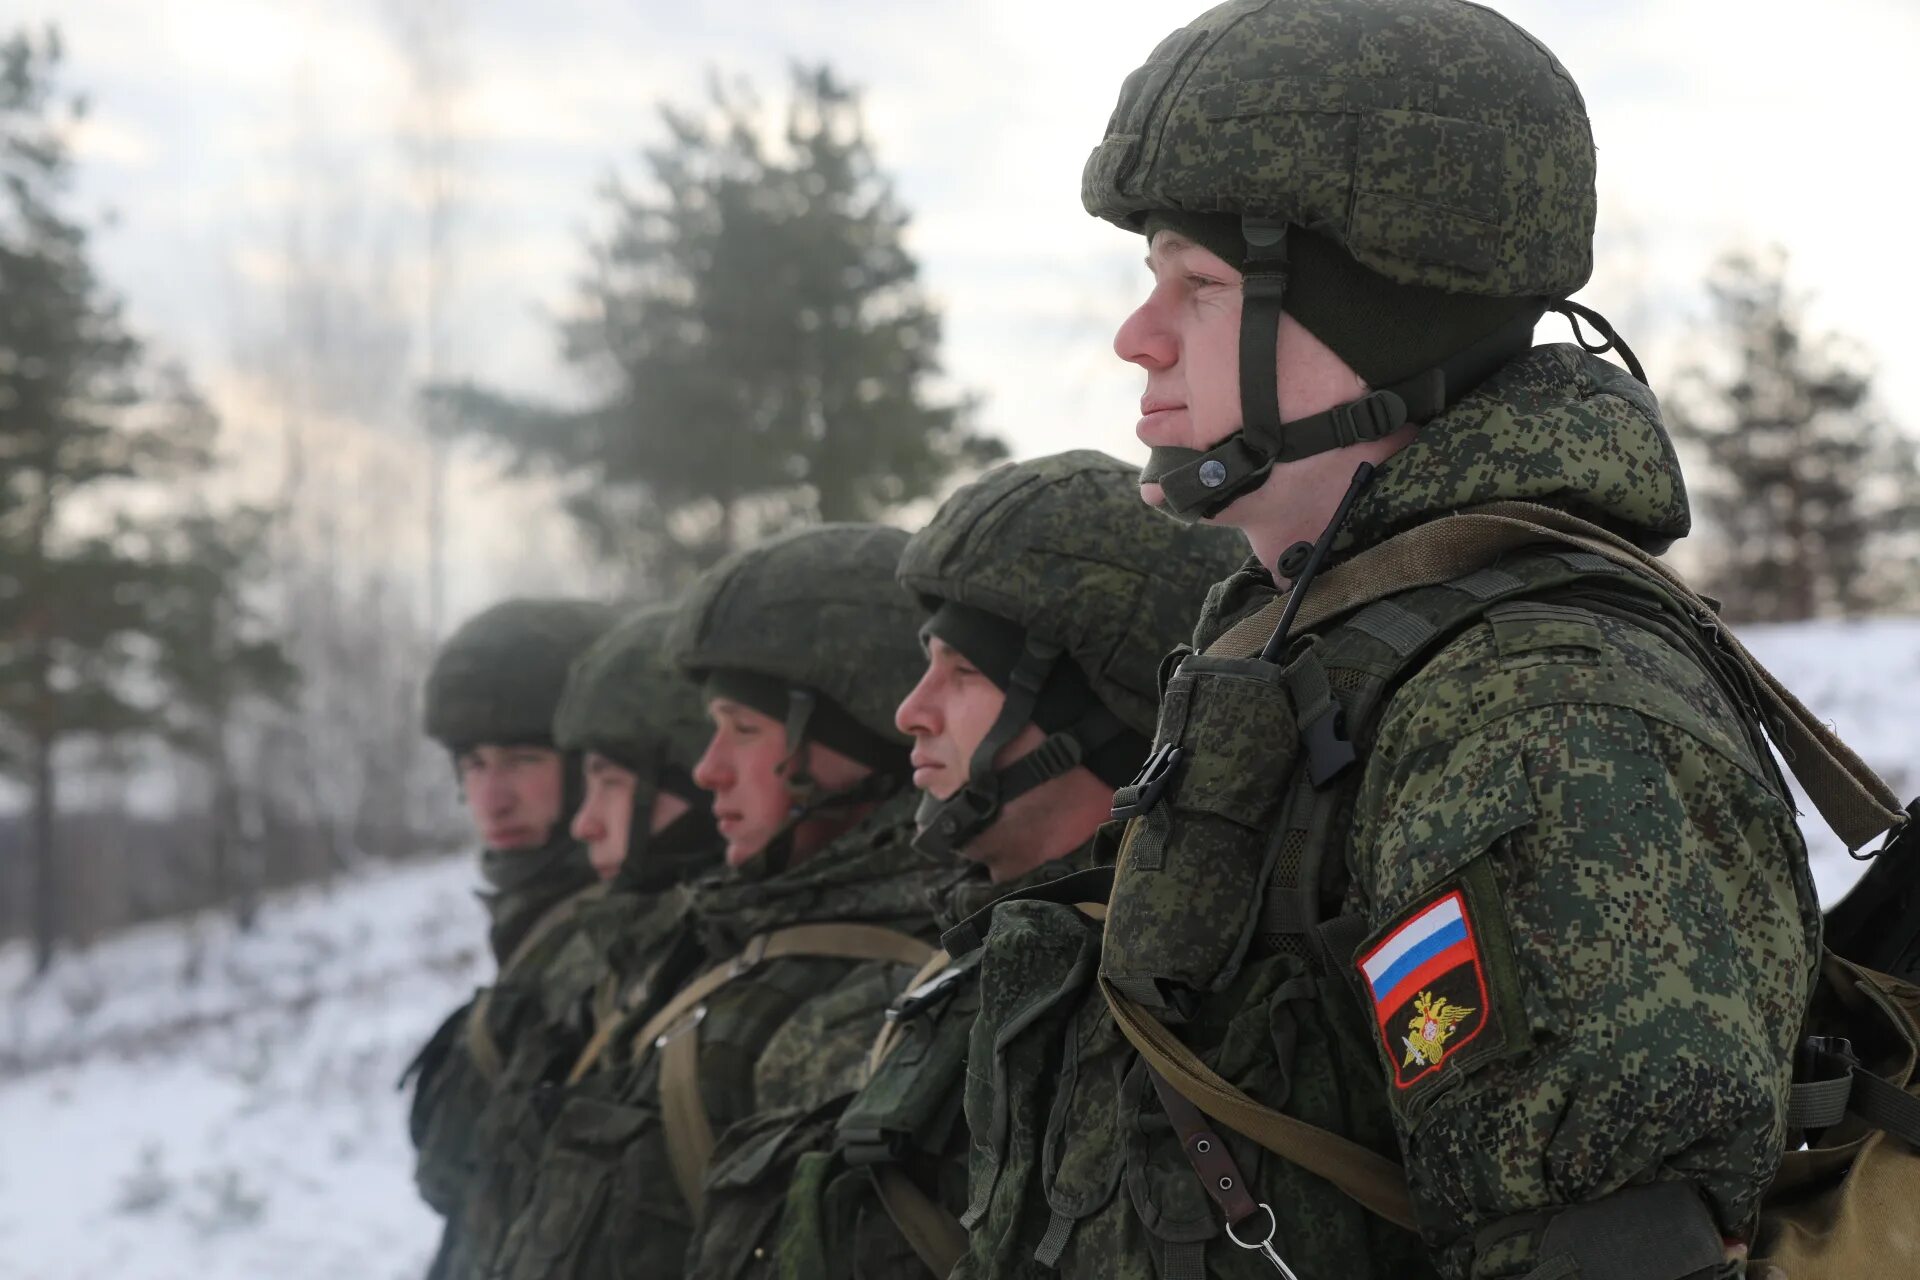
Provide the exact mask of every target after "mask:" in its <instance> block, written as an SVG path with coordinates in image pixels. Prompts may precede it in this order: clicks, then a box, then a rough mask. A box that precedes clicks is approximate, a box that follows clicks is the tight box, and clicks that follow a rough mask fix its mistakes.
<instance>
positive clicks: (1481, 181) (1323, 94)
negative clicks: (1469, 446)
mask: <svg viewBox="0 0 1920 1280" xmlns="http://www.w3.org/2000/svg"><path fill="white" fill-rule="evenodd" d="M1081 200H1082V202H1083V203H1084V204H1085V205H1086V208H1087V211H1088V212H1089V213H1092V214H1094V215H1095V216H1096V217H1101V218H1105V219H1107V220H1108V221H1111V222H1114V223H1117V224H1118V225H1120V226H1122V227H1126V228H1128V229H1130V230H1133V231H1139V230H1141V228H1142V226H1143V224H1144V221H1145V218H1146V215H1147V214H1149V213H1151V212H1153V211H1155V210H1159V209H1179V210H1186V211H1190V212H1194V213H1234V214H1239V215H1242V216H1243V217H1252V218H1257V219H1271V220H1274V221H1277V222H1280V223H1287V224H1292V225H1294V226H1299V227H1305V228H1308V229H1310V230H1313V231H1316V232H1319V233H1321V234H1323V235H1325V236H1327V237H1329V238H1330V239H1332V240H1333V241H1334V242H1335V243H1336V244H1338V245H1340V246H1341V247H1342V248H1344V249H1345V250H1346V251H1347V252H1348V253H1350V254H1352V255H1353V257H1355V258H1356V259H1358V260H1359V261H1360V262H1361V263H1362V264H1363V265H1365V266H1367V267H1370V268H1372V269H1373V270H1374V271H1376V272H1378V273H1379V274H1381V275H1383V276H1386V277H1387V278H1388V279H1391V280H1395V281H1398V282H1401V283H1403V284H1412V285H1425V286H1430V287H1433V288H1439V289H1445V290H1447V291H1449V292H1455V293H1476V294H1489V295H1494V296H1500V297H1527V296H1534V295H1541V296H1549V297H1552V296H1562V295H1565V294H1569V293H1572V292H1573V291H1574V290H1576V289H1578V288H1579V287H1580V286H1581V285H1583V284H1585V283H1586V281H1587V277H1588V276H1589V275H1590V274H1591V272H1592V269H1593V224H1594V210H1595V199H1594V150H1593V133H1592V130H1591V128H1590V127H1589V125H1588V122H1587V109H1586V103H1585V102H1584V101H1583V100H1582V98H1581V96H1580V90H1579V88H1578V87H1577V86H1576V85H1575V84H1574V82H1573V78H1572V77H1571V76H1569V75H1568V74H1567V71H1566V68H1564V67H1562V66H1561V65H1560V63H1559V61H1558V60H1557V59H1556V58H1555V57H1554V56H1553V54H1552V53H1551V52H1549V51H1548V49H1547V48H1546V46H1545V45H1543V44H1541V43H1540V42H1539V41H1538V40H1536V39H1534V38H1533V37H1532V36H1530V35H1528V34H1527V33H1526V32H1525V31H1523V30H1521V29H1520V27H1518V26H1517V25H1515V24H1514V23H1513V22H1512V21H1511V20H1509V19H1507V18H1504V17H1502V16H1501V15H1499V14H1498V13H1495V12H1494V11H1493V10H1491V9H1488V8H1486V7H1484V6H1482V5H1478V4H1473V3H1469V0H1230V3H1227V4H1222V5H1218V6H1216V7H1214V8H1213V9H1210V10H1208V11H1207V12H1206V13H1204V14H1202V15H1201V16H1200V17H1198V18H1196V19H1195V20H1194V21H1193V22H1191V23H1189V24H1188V25H1187V26H1185V27H1183V28H1181V29H1180V30H1179V31H1176V32H1174V33H1173V34H1172V35H1170V36H1168V37H1167V38H1166V39H1165V40H1163V41H1161V43H1160V46H1159V47H1158V48H1156V49H1155V50H1154V51H1153V54H1152V56H1151V57H1149V58H1148V59H1147V63H1146V65H1145V66H1143V67H1141V68H1140V69H1139V70H1138V71H1135V72H1134V73H1133V74H1132V75H1131V76H1129V77H1127V80H1126V83H1125V85H1124V86H1122V88H1121V90H1120V101H1119V104H1118V105H1117V106H1116V107H1115V109H1114V113H1113V116H1112V118H1111V119H1110V120H1109V122H1108V124H1107V133H1106V137H1105V139H1104V140H1103V141H1102V142H1101V143H1100V145H1099V146H1098V147H1096V148H1095V149H1094V151H1093V154H1092V155H1091V156H1090V157H1089V158H1088V160H1087V166H1086V170H1085V172H1084V174H1083V175H1082V178H1081Z"/></svg>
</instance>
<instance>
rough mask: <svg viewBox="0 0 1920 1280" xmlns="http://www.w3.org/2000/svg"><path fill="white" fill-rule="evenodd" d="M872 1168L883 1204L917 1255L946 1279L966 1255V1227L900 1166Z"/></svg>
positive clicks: (940, 1276)
mask: <svg viewBox="0 0 1920 1280" xmlns="http://www.w3.org/2000/svg"><path fill="white" fill-rule="evenodd" d="M871 1171H872V1175H873V1189H874V1192H875V1194H877V1195H878V1196H879V1197H880V1207H881V1208H883V1209H885V1210H886V1211H887V1217H889V1218H891V1219H892V1220H893V1225H894V1226H895V1227H897V1228H899V1230H900V1234H901V1235H902V1236H904V1237H906V1241H907V1244H908V1245H909V1246H910V1247H911V1248H912V1249H913V1252H914V1256H915V1257H917V1258H919V1259H920V1261H921V1262H922V1263H923V1264H924V1265H925V1266H926V1268H927V1270H928V1271H929V1272H931V1273H932V1274H933V1275H934V1277H935V1278H936V1280H945V1278H946V1276H947V1275H949V1274H950V1273H951V1272H952V1271H953V1269H954V1267H955V1266H957V1265H958V1264H959V1262H960V1259H962V1258H964V1257H966V1256H967V1229H966V1228H965V1227H963V1226H961V1225H960V1219H958V1218H956V1217H954V1216H953V1215H952V1214H951V1213H948V1212H947V1211H946V1210H945V1209H943V1208H941V1207H940V1205H939V1204H937V1203H935V1201H934V1200H933V1199H932V1198H931V1197H929V1196H928V1195H927V1193H926V1192H924V1191H922V1190H921V1189H920V1188H919V1187H918V1186H916V1185H915V1184H914V1181H913V1179H912V1178H909V1177H908V1176H907V1175H906V1172H905V1170H903V1169H901V1168H900V1166H899V1165H894V1164H876V1165H873V1166H871Z"/></svg>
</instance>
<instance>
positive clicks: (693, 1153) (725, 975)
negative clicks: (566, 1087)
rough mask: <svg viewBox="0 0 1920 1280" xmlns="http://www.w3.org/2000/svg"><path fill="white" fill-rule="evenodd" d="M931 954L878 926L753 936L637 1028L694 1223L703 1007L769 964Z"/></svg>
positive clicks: (709, 1128)
mask: <svg viewBox="0 0 1920 1280" xmlns="http://www.w3.org/2000/svg"><path fill="white" fill-rule="evenodd" d="M934 954H935V949H934V948H933V947H932V946H929V945H928V944H927V943H925V942H922V941H920V939H918V938H916V937H914V936H913V935H912V934H907V933H901V932H900V931H899V930H897V929H889V928H886V927H885V926H883V925H873V924H855V923H851V922H844V921H843V922H834V923H828V924H798V925H791V926H789V927H787V928H785V929H776V930H774V931H773V932H771V933H762V934H756V935H755V936H754V937H753V938H752V939H750V940H749V941H748V943H747V945H746V946H745V947H744V948H742V949H741V951H740V954H739V955H737V956H735V957H734V958H733V959H731V960H729V961H727V962H726V963H724V964H719V965H715V966H714V967H713V968H711V969H709V970H707V971H706V972H705V973H703V974H701V975H700V976H699V977H698V978H695V979H694V980H693V981H692V982H690V983H688V984H687V985H686V986H685V987H684V988H682V989H681V991H680V993H679V994H678V995H676V996H675V997H674V998H673V999H672V1000H669V1001H668V1002H667V1003H666V1005H665V1006H664V1007H662V1008H661V1009H660V1011H659V1012H658V1013H656V1014H654V1015H653V1016H652V1017H651V1018H649V1019H647V1021H646V1022H645V1023H644V1024H642V1026H641V1028H640V1030H639V1031H638V1032H637V1033H636V1034H635V1035H634V1037H633V1057H634V1059H635V1060H636V1061H638V1060H639V1059H640V1058H642V1057H644V1056H645V1055H646V1054H647V1053H648V1052H649V1051H652V1050H658V1051H659V1053H660V1121H661V1127H662V1128H663V1129H664V1131H665V1133H666V1139H667V1159H668V1161H669V1162H670V1163H671V1164H672V1166H673V1177H674V1181H675V1182H676V1183H677V1184H678V1185H679V1188H680V1195H681V1198H682V1199H684V1200H685V1201H686V1203H687V1207H688V1208H689V1209H691V1210H693V1212H694V1214H695V1215H696V1216H698V1214H699V1213H700V1211H701V1208H702V1206H703V1205H704V1203H705V1201H706V1180H707V1168H708V1166H709V1165H710V1164H711V1163H712V1161H713V1146H714V1137H713V1123H712V1121H711V1120H710V1119H709V1118H708V1116H707V1105H706V1099H705V1097H704V1096H703V1095H702V1094H701V1092H700V1037H699V1035H698V1033H697V1030H696V1028H697V1027H698V1025H699V1023H700V1020H701V1018H702V1017H703V1016H704V1015H705V1012H706V1003H705V1002H706V1001H707V1000H708V999H709V998H710V997H712V996H713V995H714V994H716V993H717V992H719V991H720V989H721V988H723V987H725V986H726V985H727V984H729V983H731V982H734V981H736V980H738V979H740V978H744V977H746V976H747V975H748V974H749V973H752V972H753V971H754V969H756V968H758V967H759V966H760V965H761V964H762V963H764V962H766V961H768V960H778V959H783V958H786V957H792V956H806V957H811V958H815V959H823V960H879V961H885V962H887V963H890V964H899V965H914V966H921V965H925V964H927V963H928V962H929V961H930V960H932V958H933V956H934ZM577 1065H578V1064H576V1066H577Z"/></svg>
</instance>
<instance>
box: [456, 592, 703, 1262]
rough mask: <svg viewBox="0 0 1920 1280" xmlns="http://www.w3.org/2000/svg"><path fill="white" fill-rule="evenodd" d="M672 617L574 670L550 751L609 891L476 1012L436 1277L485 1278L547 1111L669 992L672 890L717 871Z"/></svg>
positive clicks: (534, 950) (647, 621)
mask: <svg viewBox="0 0 1920 1280" xmlns="http://www.w3.org/2000/svg"><path fill="white" fill-rule="evenodd" d="M673 613H674V610H673V608H672V607H671V606H654V607H650V608H645V609H641V610H639V611H637V612H635V613H633V614H631V615H629V616H628V617H627V618H625V619H623V620H622V621H621V622H620V623H618V624H617V625H615V626H614V627H613V628H612V629H611V630H609V631H608V632H607V633H606V634H605V635H603V636H601V637H600V639H599V640H597V641H595V642H594V644H593V645H592V647H590V648H589V649H588V650H587V651H586V652H585V653H584V654H582V655H581V656H580V657H579V658H578V659H577V660H576V661H575V662H574V664H573V667H572V669H571V671H570V673H569V674H568V677H567V682H566V686H565V689H564V691H563V692H562V694H561V696H560V701H559V706H558V708H557V709H556V710H555V712H554V716H553V741H554V744H555V745H556V746H557V747H558V748H559V749H560V750H562V751H564V752H566V753H567V754H568V756H569V758H571V759H575V760H577V761H579V768H580V769H581V771H582V773H583V775H584V779H585V786H584V789H583V794H582V798H581V801H580V805H579V808H578V809H577V811H576V812H575V814H574V817H573V833H574V835H575V837H576V838H577V839H579V840H580V841H581V842H582V843H583V844H584V845H585V846H586V848H587V851H588V856H589V859H590V861H591V862H592V864H593V867H594V869H595V870H596V871H597V872H598V873H599V876H600V879H601V880H602V882H603V883H604V884H605V886H606V887H605V891H604V892H602V893H582V894H580V895H577V896H576V897H575V898H574V899H572V900H571V901H572V902H573V903H574V905H575V909H574V910H573V911H572V912H571V913H569V914H568V915H566V916H565V917H564V918H561V919H556V920H555V921H554V922H553V923H552V924H551V925H549V926H548V927H547V929H546V930H545V931H544V932H543V934H542V935H541V936H540V937H539V938H538V939H537V940H535V941H533V942H531V943H530V944H528V945H527V946H526V947H525V948H524V952H523V954H522V955H521V957H520V958H519V960H518V962H517V963H516V965H515V969H514V975H513V980H512V981H511V982H503V983H502V984H501V985H500V986H497V987H496V988H495V989H494V990H493V991H491V992H489V993H487V994H486V995H485V996H483V997H482V998H481V999H480V1000H478V1001H476V1003H475V1005H474V1011H473V1013H472V1014H471V1015H470V1018H469V1024H468V1027H467V1032H466V1035H465V1037H464V1038H463V1039H462V1041H461V1042H460V1044H459V1045H457V1046H456V1048H455V1050H454V1052H455V1054H456V1055H458V1058H457V1060H458V1062H459V1065H460V1067H461V1068H462V1069H464V1070H466V1071H467V1072H469V1073H470V1074H472V1075H474V1076H477V1077H480V1078H483V1079H484V1080H485V1082H486V1085H487V1089H488V1094H489V1096H488V1100H487V1103H486V1106H485V1108H484V1109H483V1110H482V1111H481V1113H480V1115H479V1117H478V1118H477V1120H476V1121H475V1130H474V1157H473V1161H474V1166H475V1169H476V1171H477V1172H476V1176H475V1177H474V1179H473V1180H472V1182H471V1183H470V1184H469V1190H468V1193H467V1195H466V1197H465V1198H464V1200H463V1202H462V1205H461V1209H460V1211H459V1212H458V1213H457V1214H452V1215H449V1221H448V1230H447V1233H446V1236H445V1237H444V1242H443V1245H442V1249H441V1260H442V1261H441V1263H440V1266H439V1268H438V1270H437V1271H436V1272H435V1274H436V1276H445V1277H449V1278H451V1277H467V1276H473V1277H480V1276H485V1275H488V1274H490V1270H491V1266H492V1261H493V1258H494V1256H495V1253H496V1252H497V1250H498V1248H499V1246H500V1244H501V1240H502V1237H503V1235H504V1232H505V1230H506V1227H507V1226H508V1224H509V1223H510V1222H511V1221H512V1219H513V1218H514V1216H516V1214H517V1213H518V1211H519V1210H520V1208H521V1207H523V1205H524V1202H525V1201H526V1198H527V1197H528V1196H529V1195H530V1194H531V1191H532V1179H533V1173H534V1160H533V1158H532V1157H533V1155H534V1154H535V1153H537V1151H538V1149H539V1144H540V1141H541V1139H542V1137H543V1135H544V1131H545V1122H546V1118H547V1112H546V1110H545V1108H544V1107H543V1106H542V1105H541V1104H540V1102H539V1098H540V1097H541V1096H542V1095H543V1094H544V1093H546V1092H547V1091H550V1090H551V1089H553V1088H555V1087H557V1086H560V1085H563V1084H564V1083H565V1081H566V1078H567V1075H568V1073H569V1071H570V1070H571V1069H572V1068H573V1066H574V1064H575V1063H576V1062H578V1061H579V1060H580V1058H581V1056H582V1055H583V1054H584V1053H585V1052H587V1050H588V1047H589V1045H590V1044H591V1043H592V1041H593V1037H594V1036H595V1035H596V1034H597V1033H598V1032H599V1030H600V1028H603V1027H611V1026H612V1025H614V1024H615V1023H616V1022H617V1021H618V1020H619V1018H620V1017H621V1015H622V1013H623V1011H624V1010H625V1009H626V1008H627V1007H628V1006H630V1005H632V1004H634V1003H637V1002H639V1001H641V1000H643V999H644V998H645V995H646V992H647V991H648V990H649V988H650V987H651V986H652V985H653V984H657V983H659V982H662V981H667V982H671V981H673V980H674V979H675V977H677V976H678V975H673V974H670V972H669V971H670V970H671V966H672V964H673V961H674V957H673V954H672V950H673V948H672V943H673V941H674V940H675V938H676V937H677V934H676V928H677V926H678V923H679V920H680V915H681V911H682V909H683V906H684V897H683V891H682V890H681V886H682V885H684V884H686V883H687V882H689V881H691V880H693V879H695V878H696V877H698V876H700V875H701V874H703V873H706V872H708V871H711V870H713V869H715V868H717V867H718V866H719V865H720V854H721V846H720V841H719V836H718V834H717V833H716V832H715V830H714V827H713V818H712V815H711V814H710V813H709V812H708V810H707V807H706V805H705V804H704V802H703V799H702V797H701V795H700V793H699V790H698V789H697V788H696V787H695V786H694V784H693V777H692V769H693V765H694V762H695V761H696V760H697V759H698V758H699V756H700V752H701V751H702V749H704V747H705V745H706V734H705V725H706V712H705V708H704V707H702V705H701V700H700V694H699V690H698V689H697V687H696V686H694V685H693V684H692V683H691V682H689V681H688V680H687V679H686V678H685V677H684V676H682V675H681V673H680V672H679V670H678V669H677V668H676V667H675V666H674V664H673V662H672V660H671V657H670V655H669V653H668V649H667V630H668V626H669V624H670V623H671V621H672V618H673Z"/></svg>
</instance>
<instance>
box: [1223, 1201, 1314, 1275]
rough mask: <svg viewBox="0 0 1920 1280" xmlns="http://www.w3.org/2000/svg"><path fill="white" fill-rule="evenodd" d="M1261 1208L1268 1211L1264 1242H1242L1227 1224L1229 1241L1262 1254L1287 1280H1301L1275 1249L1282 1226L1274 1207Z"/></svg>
mask: <svg viewBox="0 0 1920 1280" xmlns="http://www.w3.org/2000/svg"><path fill="white" fill-rule="evenodd" d="M1260 1207H1261V1208H1262V1209H1265V1210H1266V1211H1267V1235H1266V1238H1265V1239H1264V1240H1242V1239H1241V1238H1240V1234H1239V1233H1238V1232H1237V1231H1235V1230H1234V1229H1233V1224H1232V1223H1231V1222H1229V1223H1228V1224H1227V1239H1229V1240H1231V1241H1233V1242H1234V1243H1235V1244H1237V1245H1239V1246H1240V1247H1241V1248H1242V1249H1248V1250H1251V1251H1253V1252H1255V1253H1258V1254H1260V1255H1261V1256H1262V1257H1264V1258H1265V1259H1266V1260H1267V1261H1268V1262H1271V1263H1272V1264H1273V1268H1274V1270H1276V1271H1278V1272H1279V1273H1280V1274H1281V1275H1283V1276H1285V1277H1286V1278H1287V1280H1300V1277H1299V1276H1297V1275H1295V1274H1293V1268H1292V1267H1290V1266H1288V1265H1287V1261H1286V1259H1285V1258H1282V1257H1281V1256H1280V1253H1279V1251H1278V1250H1277V1249H1275V1248H1274V1247H1273V1237H1274V1236H1275V1235H1276V1234H1277V1233H1278V1232H1279V1230H1280V1224H1279V1223H1278V1222H1276V1221H1275V1220H1274V1217H1273V1206H1272V1205H1270V1204H1264V1203H1263V1204H1262V1205H1261V1206H1260Z"/></svg>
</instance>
